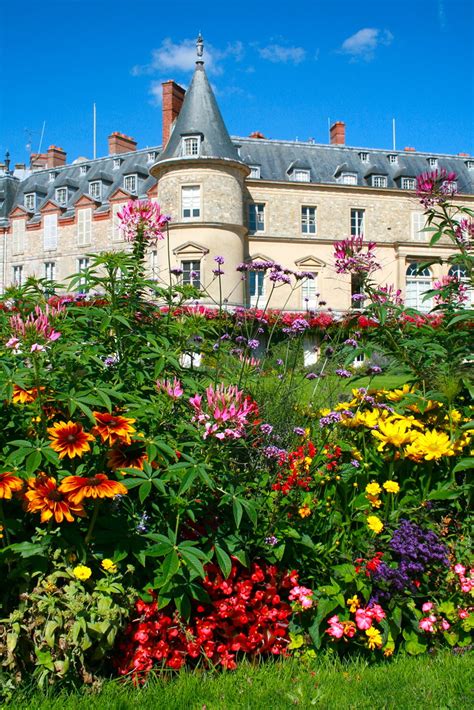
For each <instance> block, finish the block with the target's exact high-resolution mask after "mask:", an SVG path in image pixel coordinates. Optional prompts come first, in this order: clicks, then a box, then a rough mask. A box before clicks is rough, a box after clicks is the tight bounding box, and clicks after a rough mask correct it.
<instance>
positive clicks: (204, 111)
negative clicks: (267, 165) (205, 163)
mask: <svg viewBox="0 0 474 710" xmlns="http://www.w3.org/2000/svg"><path fill="white" fill-rule="evenodd" d="M186 135H188V136H189V135H200V136H201V145H200V151H199V156H183V154H182V138H183V136H186ZM197 157H199V158H224V159H227V160H236V161H238V162H241V160H240V158H239V154H238V152H237V148H236V147H235V146H234V144H233V143H232V141H231V139H230V136H229V134H228V132H227V128H226V127H225V123H224V120H223V118H222V116H221V112H220V111H219V107H218V105H217V102H216V99H215V96H214V93H213V91H212V89H211V85H210V84H209V81H208V78H207V75H206V72H205V69H204V63H203V62H202V61H197V62H196V69H195V71H194V76H193V79H192V81H191V85H190V87H189V89H188V90H187V91H186V95H185V97H184V102H183V106H182V108H181V111H180V113H179V116H178V118H177V120H176V123H175V126H174V129H173V132H172V134H171V137H170V139H169V141H168V144H167V146H166V148H165V150H164V151H163V152H162V153H161V154H160V156H159V158H158V160H157V163H161V162H163V161H164V160H171V159H174V158H180V159H182V160H196V158H197Z"/></svg>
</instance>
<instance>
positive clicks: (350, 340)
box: [343, 338, 358, 348]
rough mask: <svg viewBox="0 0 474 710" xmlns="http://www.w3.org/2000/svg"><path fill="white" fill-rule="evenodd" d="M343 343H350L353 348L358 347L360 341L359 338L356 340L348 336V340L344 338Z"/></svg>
mask: <svg viewBox="0 0 474 710" xmlns="http://www.w3.org/2000/svg"><path fill="white" fill-rule="evenodd" d="M343 345H349V346H350V347H351V348H357V346H358V342H357V340H354V338H347V340H344V342H343Z"/></svg>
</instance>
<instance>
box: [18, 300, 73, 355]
mask: <svg viewBox="0 0 474 710" xmlns="http://www.w3.org/2000/svg"><path fill="white" fill-rule="evenodd" d="M64 311H65V307H64V306H63V305H60V306H57V307H54V306H49V305H46V306H45V308H44V310H42V309H41V308H40V306H36V307H35V309H34V311H33V313H30V315H29V316H28V317H27V318H26V319H23V318H22V317H21V316H20V315H14V316H11V318H10V328H11V330H12V333H13V335H12V337H11V338H10V339H9V340H8V342H7V343H6V347H8V348H13V349H15V350H18V349H19V345H20V342H21V341H22V340H23V341H24V340H29V341H30V342H32V346H31V352H34V351H35V350H44V347H43V345H44V344H47V343H51V342H54V341H55V340H58V338H60V337H61V333H60V332H58V331H57V330H55V329H54V327H53V326H52V324H51V321H50V318H55V317H57V316H59V315H61V314H62V313H64Z"/></svg>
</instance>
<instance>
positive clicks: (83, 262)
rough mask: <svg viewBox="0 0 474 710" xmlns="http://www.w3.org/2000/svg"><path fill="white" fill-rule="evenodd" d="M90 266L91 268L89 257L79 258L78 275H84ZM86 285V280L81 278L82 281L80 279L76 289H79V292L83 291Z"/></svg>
mask: <svg viewBox="0 0 474 710" xmlns="http://www.w3.org/2000/svg"><path fill="white" fill-rule="evenodd" d="M89 266H90V259H89V257H87V256H79V257H78V258H77V273H78V274H82V273H84V272H85V271H87V269H88V268H89ZM85 285H86V282H85V279H84V278H81V279H79V281H78V282H77V284H76V288H77V290H78V291H83V290H84V287H85Z"/></svg>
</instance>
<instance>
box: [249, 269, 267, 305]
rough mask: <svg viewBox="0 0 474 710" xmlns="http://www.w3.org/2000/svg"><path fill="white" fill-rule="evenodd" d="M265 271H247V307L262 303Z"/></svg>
mask: <svg viewBox="0 0 474 710" xmlns="http://www.w3.org/2000/svg"><path fill="white" fill-rule="evenodd" d="M265 290H266V289H265V272H264V271H249V272H248V292H249V307H250V308H257V307H258V306H261V305H262V304H263V299H264V298H265Z"/></svg>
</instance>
